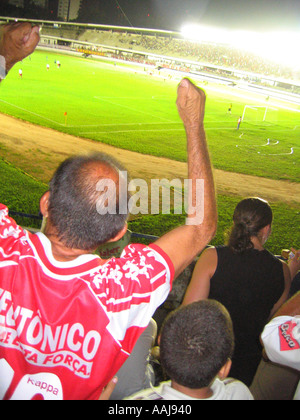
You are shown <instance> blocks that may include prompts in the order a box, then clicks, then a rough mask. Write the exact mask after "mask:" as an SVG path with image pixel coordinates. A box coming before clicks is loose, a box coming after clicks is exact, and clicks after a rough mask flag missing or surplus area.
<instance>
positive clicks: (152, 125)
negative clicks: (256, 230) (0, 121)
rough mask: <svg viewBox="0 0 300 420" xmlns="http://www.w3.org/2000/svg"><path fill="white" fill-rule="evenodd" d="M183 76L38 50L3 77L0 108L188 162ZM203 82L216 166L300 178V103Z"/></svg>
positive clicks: (207, 131)
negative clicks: (181, 107) (180, 95)
mask: <svg viewBox="0 0 300 420" xmlns="http://www.w3.org/2000/svg"><path fill="white" fill-rule="evenodd" d="M57 60H59V61H60V63H61V66H60V68H58V66H57ZM47 64H49V65H50V68H49V71H47V68H46V66H47ZM19 68H22V71H23V77H22V79H21V78H20V77H19ZM178 81H179V79H178V80H174V79H172V80H171V79H169V78H168V77H163V76H162V75H161V77H157V75H154V76H151V75H149V74H148V72H147V71H145V69H144V68H143V67H141V68H138V67H133V66H131V67H130V66H128V65H125V64H123V65H121V64H119V63H118V64H116V65H114V63H112V62H99V61H96V60H92V59H87V58H83V57H73V56H67V55H61V54H58V53H53V52H44V51H43V52H42V51H36V52H35V53H34V54H33V55H32V56H31V57H30V58H27V59H26V60H24V61H23V62H22V63H21V64H20V65H19V66H15V67H14V69H13V70H12V71H11V73H10V74H9V76H8V77H7V79H6V80H5V81H4V82H2V86H1V96H0V112H3V113H6V114H10V115H13V116H16V117H18V118H21V119H24V120H27V121H30V122H33V123H35V124H40V125H43V126H47V127H51V128H53V129H55V130H59V131H62V132H66V133H69V134H72V135H75V136H80V137H86V138H90V139H93V140H96V141H101V142H104V143H108V144H111V145H114V146H117V147H120V148H125V149H129V150H133V151H137V152H141V153H145V154H151V155H155V156H163V157H168V158H171V159H175V160H179V161H185V160H186V147H185V134H184V129H183V126H182V123H181V121H180V119H179V116H178V113H177V109H176V105H175V101H176V86H177V84H178ZM198 84H199V86H200V87H202V88H203V89H204V90H205V91H206V94H207V104H206V114H205V128H206V133H207V139H208V143H209V148H210V152H211V157H212V161H213V164H214V166H215V167H216V168H218V169H223V170H227V171H233V172H239V173H246V174H252V175H258V176H264V177H268V178H273V179H285V180H289V181H293V182H299V161H300V159H299V156H300V145H299V135H300V109H299V108H300V107H299V106H297V105H295V104H292V103H289V102H284V101H279V100H275V99H274V98H272V97H271V98H270V99H269V100H267V99H266V95H256V94H253V93H250V92H245V91H243V90H241V89H239V88H238V87H235V88H228V87H225V86H222V85H218V84H212V83H208V84H203V83H201V82H199V83H198ZM229 104H232V112H231V114H230V113H228V112H227V111H228V107H229ZM246 105H248V108H247V110H246V113H245V119H244V121H243V123H242V124H241V126H240V129H239V130H237V120H238V118H239V116H240V115H242V114H243V111H244V108H245V106H246ZM266 106H268V110H267V114H266V118H265V121H264V116H265V107H266Z"/></svg>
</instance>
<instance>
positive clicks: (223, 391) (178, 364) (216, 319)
mask: <svg viewBox="0 0 300 420" xmlns="http://www.w3.org/2000/svg"><path fill="white" fill-rule="evenodd" d="M233 349H234V335H233V329H232V322H231V319H230V316H229V313H228V312H227V310H226V309H225V308H224V307H223V305H221V304H220V303H219V302H216V301H213V300H202V301H199V302H194V303H192V304H190V305H187V306H185V307H180V308H179V309H177V310H176V311H173V312H171V314H170V315H169V316H168V317H167V318H166V320H165V322H164V324H163V327H162V330H161V337H160V361H161V365H162V368H163V370H164V371H165V373H166V375H167V376H168V377H169V378H170V380H169V381H167V382H162V383H161V384H160V386H158V387H156V388H152V389H148V390H144V391H141V392H139V393H137V394H135V395H133V396H131V397H130V398H128V399H132V400H144V399H145V400H192V399H197V400H253V397H252V395H251V393H250V391H249V390H248V388H247V387H246V386H245V385H244V384H242V383H241V382H239V381H236V380H234V379H228V380H225V378H226V377H227V375H228V372H229V370H230V366H231V360H230V358H231V356H232V353H233Z"/></svg>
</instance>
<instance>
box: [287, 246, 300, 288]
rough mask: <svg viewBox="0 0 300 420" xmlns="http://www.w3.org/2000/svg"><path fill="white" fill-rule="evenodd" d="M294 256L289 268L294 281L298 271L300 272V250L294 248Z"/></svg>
mask: <svg viewBox="0 0 300 420" xmlns="http://www.w3.org/2000/svg"><path fill="white" fill-rule="evenodd" d="M292 252H293V254H294V256H293V257H292V258H291V259H290V260H289V262H288V266H289V269H290V273H291V279H292V280H293V279H294V277H295V276H296V274H297V273H298V271H299V270H300V250H299V249H298V250H296V249H294V248H292Z"/></svg>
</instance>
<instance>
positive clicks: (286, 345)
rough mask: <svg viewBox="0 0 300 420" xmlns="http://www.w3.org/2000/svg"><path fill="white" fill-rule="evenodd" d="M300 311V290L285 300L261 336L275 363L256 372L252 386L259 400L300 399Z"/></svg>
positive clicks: (266, 365)
mask: <svg viewBox="0 0 300 420" xmlns="http://www.w3.org/2000/svg"><path fill="white" fill-rule="evenodd" d="M299 314H300V292H298V293H297V294H295V295H294V296H293V297H292V298H291V299H290V300H289V301H288V302H287V303H285V304H284V305H283V306H282V307H281V308H280V309H279V310H278V312H277V313H276V314H275V315H274V317H273V319H272V320H271V321H270V322H269V323H268V325H266V326H265V328H264V331H263V333H262V335H261V339H262V343H263V346H264V350H265V352H266V355H267V357H268V358H269V360H270V361H271V362H272V363H270V362H265V365H264V366H263V367H262V368H261V369H259V370H258V372H257V374H256V376H255V379H254V382H253V384H252V388H253V392H254V393H255V395H256V399H258V400H274V399H280V400H282V399H293V398H294V399H295V400H300V382H299V378H300V376H299V372H300V318H299ZM273 363H274V364H273ZM284 367H288V369H287V368H286V369H285V368H284ZM297 385H298V388H297ZM295 390H296V393H295ZM283 396H285V397H283Z"/></svg>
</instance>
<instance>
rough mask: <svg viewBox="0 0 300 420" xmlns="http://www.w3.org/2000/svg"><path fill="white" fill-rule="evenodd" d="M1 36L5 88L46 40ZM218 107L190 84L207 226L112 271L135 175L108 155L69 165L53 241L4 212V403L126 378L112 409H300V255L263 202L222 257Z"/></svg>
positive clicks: (62, 395)
mask: <svg viewBox="0 0 300 420" xmlns="http://www.w3.org/2000/svg"><path fill="white" fill-rule="evenodd" d="M0 31H1V32H0V53H1V57H3V58H7V60H6V63H5V64H4V65H5V66H6V67H5V68H4V70H5V71H4V72H1V73H0V74H1V80H3V79H4V78H5V75H6V71H9V70H10V69H11V68H12V67H13V65H15V64H16V63H17V62H19V61H21V60H22V59H23V58H25V57H26V56H28V55H29V54H31V53H32V51H34V49H35V47H36V45H37V43H38V41H39V34H38V28H37V27H31V25H29V24H28V23H25V24H14V25H12V26H6V27H4V29H3V28H0ZM7 51H8V52H9V53H7ZM2 54H4V55H3V56H2ZM4 61H5V60H4ZM2 63H3V60H2V61H1V62H0V64H1V66H2ZM1 70H3V69H1ZM1 80H0V81H1ZM205 99H206V98H205V94H204V92H203V91H202V90H201V89H199V88H197V87H196V86H195V85H194V84H193V83H192V82H190V81H189V80H187V79H184V80H182V81H181V83H180V84H179V87H178V95H177V108H178V112H179V115H180V118H181V120H182V122H183V124H184V126H185V129H186V134H187V144H188V147H187V148H188V170H189V175H190V177H191V179H192V181H194V183H195V184H196V181H197V180H198V179H200V176H201V177H203V178H202V179H204V182H205V200H204V203H203V206H204V218H203V220H202V218H199V217H198V216H199V214H198V213H197V211H196V210H199V208H198V207H197V206H196V210H195V209H193V211H191V209H190V213H191V214H189V216H188V219H187V223H185V224H184V225H182V226H180V227H179V228H176V229H174V230H172V231H171V232H169V233H167V234H165V235H163V236H162V237H160V238H159V239H158V240H157V241H156V242H155V243H154V244H151V245H150V246H145V245H142V244H130V245H129V246H126V247H125V249H124V251H123V253H122V255H121V258H109V259H108V260H107V261H104V260H101V259H100V258H99V257H98V256H97V255H96V254H95V251H96V249H97V247H98V246H99V244H103V243H107V242H117V241H119V240H120V239H121V238H123V237H124V235H125V234H126V231H127V224H126V221H127V217H128V214H127V212H125V213H124V212H121V211H119V212H116V211H115V212H112V213H109V212H107V203H108V202H109V203H111V201H110V200H114V203H115V204H116V203H118V206H119V207H120V206H121V205H122V206H123V205H124V200H125V203H126V204H128V202H126V200H128V198H126V199H125V198H124V188H123V189H122V187H121V184H122V182H123V181H122V180H121V178H120V175H121V174H122V173H123V171H124V168H123V167H122V165H121V164H120V163H118V162H117V161H116V160H115V159H114V158H112V157H108V156H106V155H103V154H99V153H97V154H95V153H94V154H92V155H82V156H73V157H70V158H68V159H66V160H65V161H64V162H62V163H61V164H60V166H59V167H58V168H57V170H56V172H55V174H54V176H53V178H52V179H51V181H50V184H49V191H47V192H46V193H45V194H44V195H43V196H42V198H41V200H40V209H41V213H42V215H43V217H44V223H43V226H44V227H43V230H42V231H41V232H39V233H37V234H31V233H29V232H27V231H25V230H24V229H22V228H21V227H20V226H18V225H17V224H16V222H15V221H14V220H13V219H12V218H11V217H10V216H9V211H8V208H7V207H6V206H5V205H3V204H0V326H1V329H0V362H1V363H0V398H5V399H22V398H23V399H41V398H52V397H53V399H55V398H59V399H80V397H84V398H83V399H97V398H99V395H100V391H101V390H102V389H103V387H105V385H107V384H109V385H110V384H111V381H113V383H114V386H115V385H116V386H115V387H114V390H113V393H112V394H111V395H107V394H106V393H104V394H103V395H102V399H103V398H109V397H110V398H111V399H114V398H116V399H122V398H128V399H132V400H149V399H150V400H193V399H195V400H254V399H256V400H259V399H282V396H283V395H285V398H286V399H293V398H295V399H300V387H299V385H298V383H299V372H300V362H299V361H300V357H299V354H300V321H299V313H300V294H299V291H300V285H299V275H300V271H299V270H300V250H296V249H292V253H290V252H288V253H287V255H285V257H287V258H286V261H283V260H280V259H279V258H277V257H275V256H274V255H272V254H271V253H269V252H268V251H266V249H265V243H266V242H267V240H268V238H269V237H270V235H271V231H272V221H273V214H272V210H271V207H270V206H269V204H268V203H267V202H266V201H265V200H263V199H260V198H247V199H244V200H242V201H240V203H238V205H237V206H236V208H235V211H234V214H233V226H232V228H231V231H230V234H229V236H228V239H227V241H226V245H224V246H219V247H209V246H208V245H209V243H210V241H211V240H212V238H213V237H214V235H215V233H216V229H217V205H216V195H215V187H214V180H213V174H212V172H213V171H212V167H211V163H210V157H209V152H208V147H207V143H206V137H205V131H204V110H205ZM103 181H106V182H104V185H102V184H101V185H102V186H104V187H105V188H104V189H103V190H102V189H101V185H99V184H100V183H101V182H103ZM107 181H110V182H109V183H108V182H107ZM121 181H122V182H121ZM112 185H113V186H114V188H112V187H111V186H112ZM123 187H124V185H123ZM117 194H119V198H118V200H117V199H116V195H117ZM258 194H259V191H258ZM126 195H127V191H126ZM191 195H192V194H191ZM197 201H198V200H197ZM198 206H201V208H202V203H201V204H199V203H198ZM104 210H106V211H104ZM126 211H128V208H127V209H126ZM195 212H196V217H195ZM99 215H100V216H99ZM195 260H197V262H196V263H195ZM190 264H194V266H193V268H192V275H191V278H190V279H189V281H188V287H187V288H186V290H185V292H184V296H183V298H182V299H181V300H180V302H179V305H178V308H177V309H175V310H174V311H173V310H172V311H170V313H169V314H168V315H167V316H166V317H164V320H163V323H162V324H163V325H162V327H161V328H159V329H158V330H159V331H157V328H156V325H157V322H156V320H155V318H156V314H157V311H158V310H159V307H160V306H161V305H165V303H167V302H168V296H169V293H170V288H171V283H172V281H175V280H176V278H179V276H180V275H181V273H182V272H184V270H185V269H188V268H189V266H190ZM17 323H18V325H17ZM156 340H157V341H156ZM260 340H261V341H260ZM154 344H157V346H156V349H155V352H154V351H153V345H154ZM130 353H131V355H130ZM129 355H130V356H129ZM128 356H129V357H128ZM150 359H151V361H150ZM278 364H279V365H280V366H278ZM286 366H288V369H287V368H286ZM290 368H292V369H293V371H292V372H291V370H290ZM118 372H119V377H120V381H119V382H118V383H117V384H116V380H115V379H111V378H112V376H114V375H115V373H116V374H117V376H118ZM266 372H267V373H266ZM149 387H150V388H149ZM187 414H189V413H187Z"/></svg>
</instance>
